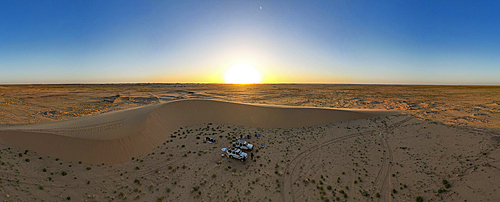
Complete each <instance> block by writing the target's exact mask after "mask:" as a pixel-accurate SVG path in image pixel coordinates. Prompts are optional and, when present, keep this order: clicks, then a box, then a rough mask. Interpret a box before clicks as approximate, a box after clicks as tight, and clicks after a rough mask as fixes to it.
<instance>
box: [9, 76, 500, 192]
mask: <svg viewBox="0 0 500 202" xmlns="http://www.w3.org/2000/svg"><path fill="white" fill-rule="evenodd" d="M238 88H239V89H240V90H238ZM273 89H276V90H273ZM297 89H298V90H297ZM266 91H267V92H268V93H267V94H265V93H264V92H266ZM162 92H163V93H162ZM498 92H499V91H498V88H497V87H439V86H430V87H429V86H427V87H425V86H424V87H421V86H409V87H405V86H344V85H340V86H336V85H326V86H322V85H253V86H252V85H250V86H231V85H220V86H219V85H180V84H172V85H123V86H119V85H116V86H106V85H103V86H98V85H92V86H85V85H75V86H70V87H68V86H7V87H5V86H3V88H1V89H0V94H1V95H2V96H1V99H2V102H0V103H1V104H0V107H1V109H2V111H1V112H2V113H1V114H0V117H2V121H3V123H4V124H3V125H1V126H0V128H1V129H0V130H3V131H4V133H5V131H6V130H8V131H10V133H13V132H16V133H22V132H26V133H34V132H40V130H45V132H46V133H41V134H39V135H47V134H55V135H58V137H59V138H61V137H64V138H72V139H75V138H76V139H78V138H80V139H86V140H95V141H106V140H114V139H117V138H118V139H120V138H121V139H123V138H126V137H130V134H134V130H133V129H134V128H135V130H139V129H140V130H151V129H150V128H151V127H145V126H142V127H145V128H142V129H141V128H140V127H137V125H134V124H131V123H136V124H137V123H151V122H154V120H155V119H158V120H163V118H165V117H171V116H169V111H172V109H164V110H157V108H156V109H153V108H155V106H164V104H165V103H167V102H169V101H172V100H179V99H180V100H183V99H185V98H203V99H218V100H230V101H237V102H243V101H244V102H246V103H260V104H270V105H282V106H283V105H285V106H308V107H311V106H312V107H316V105H317V107H325V108H331V107H344V108H356V109H398V110H400V111H401V113H402V114H400V115H387V116H378V117H373V116H372V117H370V116H368V117H355V118H356V120H353V119H350V120H348V119H344V118H345V117H346V116H345V115H338V113H337V114H336V115H334V116H332V117H330V118H316V120H324V119H326V122H318V123H317V124H312V125H314V126H306V125H311V124H306V125H303V126H300V127H298V126H297V127H292V128H289V126H283V127H281V128H280V127H269V126H266V127H259V125H251V123H254V122H252V121H251V120H252V119H246V120H247V122H246V123H245V124H244V125H239V124H235V123H234V122H233V123H231V122H229V123H215V122H209V123H206V122H205V123H202V122H203V120H201V122H198V123H195V122H192V123H191V124H187V125H185V126H180V125H176V128H175V129H173V130H172V131H171V132H169V133H167V134H162V135H160V136H161V137H166V138H164V139H163V140H156V139H155V140H154V141H151V142H150V145H156V146H154V148H150V149H149V150H148V151H146V153H144V154H143V155H139V156H134V155H132V156H134V157H133V159H132V158H131V160H130V161H126V162H122V163H117V164H112V165H111V164H106V163H105V164H104V165H102V164H96V163H87V162H85V161H82V162H79V161H76V160H75V159H71V158H67V157H64V158H62V157H60V156H58V155H57V153H56V155H50V156H49V155H46V154H42V153H40V152H35V151H34V150H32V149H30V148H27V147H17V146H14V144H12V143H9V141H3V142H4V143H1V144H0V156H1V158H0V161H1V163H0V169H1V171H0V199H2V200H5V201H66V200H73V201H110V200H115V201H116V200H118V201H415V200H416V199H417V197H419V196H421V197H422V198H423V201H465V200H466V201H499V200H500V196H499V195H498V194H497V193H498V191H497V189H500V180H499V177H498V176H500V175H499V174H500V173H499V171H500V170H499V169H500V163H499V162H498V160H499V158H500V150H499V149H498V146H499V141H500V138H499V137H500V135H499V134H498V130H497V129H498V126H499V121H498V113H499V112H498V109H499V107H498V106H499V105H498V104H499V101H500V100H498V98H499V96H498ZM49 95H50V96H49ZM116 95H119V96H116ZM29 97H31V98H29ZM352 97H356V98H358V99H352ZM155 98H156V99H155ZM258 98H261V99H258ZM306 99H309V100H308V101H306ZM360 100H361V101H360ZM366 103H368V104H366ZM140 106H146V108H139V109H132V110H126V111H123V110H122V109H131V108H134V107H140ZM148 108H149V111H148V110H147V109H148ZM177 108H178V109H182V108H181V107H177ZM223 108H226V107H223ZM236 108H238V107H236ZM3 109H5V110H3ZM145 109H146V110H145ZM283 109H284V108H283ZM134 110H135V111H142V112H143V117H142V118H141V116H134V117H133V119H131V120H129V121H128V122H125V124H121V125H120V124H116V123H118V122H113V121H110V120H109V119H108V118H109V117H112V116H113V117H120V116H116V114H122V115H123V114H126V113H131V112H130V111H134ZM233 110H234V109H233ZM112 111H116V112H113V113H106V112H112ZM146 111H147V112H148V113H146ZM181 111H182V110H181ZM184 111H189V110H184ZM251 111H253V110H251ZM426 111H429V112H432V113H423V112H426ZM45 112H50V113H45ZM52 112H53V113H52ZM249 113H250V112H249ZM99 114H102V115H99ZM139 114H140V113H139ZM151 114H153V115H151ZM476 114H477V115H476ZM134 115H137V114H134ZM170 115H172V114H170ZM379 115H382V114H379ZM80 116H83V117H80ZM162 116H165V117H163V118H162ZM289 116H290V115H287V116H286V117H289ZM74 117H80V118H78V119H73V118H74ZM102 117H105V118H102ZM107 117H108V118H107ZM144 117H146V118H144ZM173 117H174V118H177V120H191V119H187V118H183V117H182V116H178V115H177V116H173ZM299 117H305V118H304V120H307V118H308V117H311V116H299ZM334 117H337V119H336V118H334ZM457 117H465V118H463V119H457ZM467 117H473V118H474V117H476V119H472V118H467ZM143 118H144V119H143ZM313 119H314V118H313ZM54 120H67V121H57V122H52V121H54ZM75 120H77V121H75ZM103 120H106V121H110V122H111V124H109V125H111V126H109V125H108V126H107V127H108V129H106V130H109V131H116V130H118V131H119V130H120V128H121V129H122V130H123V131H122V132H115V133H113V134H112V135H110V136H104V135H103V134H105V133H100V132H95V131H100V130H102V129H101V128H100V127H101V125H99V123H102V121H103ZM140 120H142V122H141V121H140ZM144 120H146V121H144ZM172 120H176V119H172ZM228 120H233V119H228ZM453 120H456V121H453ZM478 120H483V121H478ZM240 121H241V120H240ZM39 122H47V123H40V124H26V123H39ZM290 122H292V121H284V122H283V123H290ZM301 122H303V121H300V120H299V121H297V123H294V125H297V124H298V123H301ZM68 123H71V124H69V125H71V126H73V127H76V125H78V124H80V128H73V129H72V130H69V131H80V132H71V133H70V132H67V131H68V129H64V130H62V129H61V127H60V126H61V125H63V126H69V125H68ZM160 123H161V121H160ZM182 123H185V122H182V121H180V122H179V124H181V125H182ZM240 123H241V122H240ZM248 123H250V124H248ZM265 123H267V122H263V123H260V124H265ZM58 124H59V126H58V127H56V126H57V125H58ZM72 124H75V125H72ZM92 124H96V125H95V126H92V127H87V128H85V127H83V126H85V125H87V126H89V125H92ZM113 124H115V125H113ZM139 125H141V124H139ZM271 125H272V124H271ZM82 127H83V128H82ZM109 127H111V129H109ZM89 128H91V129H92V131H94V132H88V133H81V132H82V131H83V130H85V131H88V129H89ZM104 128H106V127H104ZM123 128H125V129H126V130H125V129H123ZM13 129H15V130H13ZM35 130H38V131H35ZM48 130H49V131H50V132H47V131H48ZM54 131H56V132H54ZM63 131H66V132H63ZM135 133H137V131H135ZM99 134H100V135H99ZM127 134H129V135H127ZM151 134H152V133H150V134H149V135H148V134H146V133H145V135H148V137H149V136H151ZM255 134H260V135H261V137H259V138H256V137H255V136H254V135H255ZM240 135H251V136H252V137H253V138H252V139H250V140H248V142H250V143H251V144H254V145H257V146H260V144H265V147H264V148H263V149H260V148H259V149H258V150H254V151H253V152H254V154H255V158H254V160H253V161H252V160H249V161H246V162H245V163H242V162H240V161H235V160H232V159H227V158H224V157H221V154H222V152H221V150H220V149H221V148H224V147H227V146H228V145H230V143H231V141H232V140H233V139H234V138H235V137H239V136H240ZM11 136H12V134H11ZM78 136H80V137H78ZM205 136H210V137H213V138H215V139H217V140H218V142H217V143H214V144H209V143H205V142H204V141H203V138H204V137H205ZM5 138H6V134H3V137H2V139H5ZM7 139H8V137H7ZM11 139H15V138H11ZM18 139H19V138H18ZM30 140H31V142H32V143H30V144H32V146H33V145H40V144H37V143H44V142H42V141H32V139H22V141H19V142H29V141H30ZM44 141H45V143H47V140H44ZM132 142H134V141H132ZM28 146H29V145H28ZM51 146H52V147H55V148H53V149H52V150H65V149H68V148H67V147H68V146H67V145H66V146H64V145H59V144H54V145H51ZM89 146H91V145H89ZM65 147H66V148H65ZM35 149H37V148H36V147H35ZM98 154H99V152H97V153H90V152H87V153H85V152H82V154H81V155H82V156H89V155H90V156H92V155H98ZM102 155H103V156H106V155H109V154H102ZM61 156H64V155H63V154H61ZM63 159H64V160H63ZM77 159H78V158H77ZM111 163H113V162H111Z"/></svg>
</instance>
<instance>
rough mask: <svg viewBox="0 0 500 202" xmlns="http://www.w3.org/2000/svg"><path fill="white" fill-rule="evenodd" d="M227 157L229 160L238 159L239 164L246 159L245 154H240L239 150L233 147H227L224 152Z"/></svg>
mask: <svg viewBox="0 0 500 202" xmlns="http://www.w3.org/2000/svg"><path fill="white" fill-rule="evenodd" d="M226 153H227V156H228V157H229V158H235V159H240V160H241V162H243V161H245V160H246V159H247V157H248V156H247V154H246V153H245V152H242V151H241V149H238V148H234V147H229V148H228V149H227V150H226Z"/></svg>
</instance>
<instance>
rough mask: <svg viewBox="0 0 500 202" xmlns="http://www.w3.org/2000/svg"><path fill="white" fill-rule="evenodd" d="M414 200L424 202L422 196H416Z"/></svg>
mask: <svg viewBox="0 0 500 202" xmlns="http://www.w3.org/2000/svg"><path fill="white" fill-rule="evenodd" d="M416 201H417V202H424V198H422V197H421V196H417V199H416Z"/></svg>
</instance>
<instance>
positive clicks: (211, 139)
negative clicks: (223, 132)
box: [205, 137, 215, 143]
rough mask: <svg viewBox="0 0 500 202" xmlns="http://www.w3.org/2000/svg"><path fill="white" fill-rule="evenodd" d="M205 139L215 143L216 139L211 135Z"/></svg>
mask: <svg viewBox="0 0 500 202" xmlns="http://www.w3.org/2000/svg"><path fill="white" fill-rule="evenodd" d="M205 141H207V142H208V143H214V142H215V139H214V138H211V137H205Z"/></svg>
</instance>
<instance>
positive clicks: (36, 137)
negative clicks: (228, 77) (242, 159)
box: [0, 100, 397, 164]
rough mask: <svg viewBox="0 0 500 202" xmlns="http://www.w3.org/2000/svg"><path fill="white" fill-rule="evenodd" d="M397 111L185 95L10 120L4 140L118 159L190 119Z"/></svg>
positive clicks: (97, 159)
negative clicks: (103, 110)
mask: <svg viewBox="0 0 500 202" xmlns="http://www.w3.org/2000/svg"><path fill="white" fill-rule="evenodd" d="M395 113H397V112H395V111H376V110H344V109H324V108H298V107H277V106H266V105H250V104H242V103H232V102H225V101H215V100H179V101H173V102H168V103H162V104H156V105H150V106H146V107H142V108H136V109H130V110H124V111H118V112H112V113H107V114H102V115H97V116H92V117H83V118H76V119H71V120H66V121H57V122H49V123H39V124H30V125H20V126H11V127H6V126H5V127H1V128H0V142H4V143H7V144H11V145H15V146H18V147H21V148H24V149H28V150H31V151H36V152H39V153H42V154H45V155H48V156H52V157H57V158H61V159H64V160H67V161H73V162H76V161H82V162H84V163H87V164H102V163H105V164H116V163H122V162H127V161H130V160H131V158H132V157H137V156H140V155H145V154H147V153H148V152H150V151H151V150H152V149H153V148H155V147H157V146H159V145H160V144H162V143H163V142H164V141H166V140H167V139H169V138H170V135H171V134H172V133H173V132H174V131H177V130H178V129H179V128H180V127H185V126H189V125H195V124H201V123H220V124H230V125H241V126H249V127H258V128H295V127H304V126H313V125H322V124H327V123H332V122H339V121H348V120H354V119H364V118H369V117H375V116H385V115H390V114H395Z"/></svg>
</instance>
